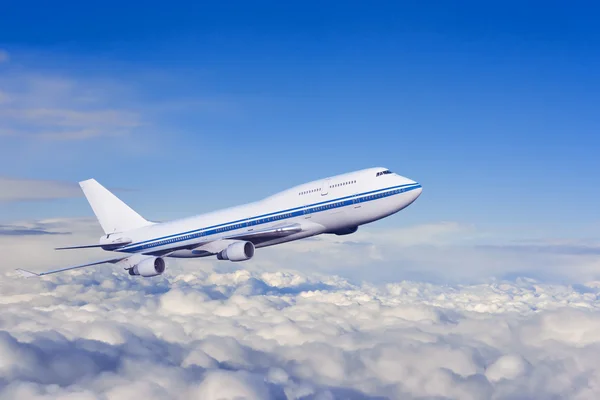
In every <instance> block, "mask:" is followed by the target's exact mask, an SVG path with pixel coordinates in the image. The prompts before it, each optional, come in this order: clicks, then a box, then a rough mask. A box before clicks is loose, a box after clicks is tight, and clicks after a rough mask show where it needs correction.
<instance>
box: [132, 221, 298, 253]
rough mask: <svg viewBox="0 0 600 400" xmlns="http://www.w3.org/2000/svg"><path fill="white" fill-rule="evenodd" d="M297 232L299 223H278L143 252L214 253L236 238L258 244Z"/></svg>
mask: <svg viewBox="0 0 600 400" xmlns="http://www.w3.org/2000/svg"><path fill="white" fill-rule="evenodd" d="M299 232H302V226H301V225H300V224H288V225H280V226H276V227H272V228H266V229H258V230H256V231H248V232H241V233H236V234H233V235H229V236H223V237H220V238H218V239H215V240H208V241H206V242H202V243H195V244H192V245H183V246H181V247H176V248H171V249H168V250H160V251H149V252H147V253H143V254H146V255H153V256H155V257H161V256H168V255H169V254H171V253H174V252H176V251H177V250H194V253H195V252H196V251H197V252H198V255H200V254H202V253H204V254H202V255H203V256H204V255H211V254H216V253H218V252H219V251H221V250H223V248H224V247H227V245H228V244H230V243H232V242H234V241H236V240H247V241H249V242H252V243H253V244H258V243H261V242H266V241H268V240H271V239H275V238H279V237H283V236H288V235H292V234H294V233H299Z"/></svg>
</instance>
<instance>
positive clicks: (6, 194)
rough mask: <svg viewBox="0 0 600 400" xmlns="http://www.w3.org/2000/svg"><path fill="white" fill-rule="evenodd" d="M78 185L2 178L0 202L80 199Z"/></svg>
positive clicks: (0, 181)
mask: <svg viewBox="0 0 600 400" xmlns="http://www.w3.org/2000/svg"><path fill="white" fill-rule="evenodd" d="M81 195H82V193H81V189H80V188H79V186H78V185H77V183H72V182H62V181H52V180H43V179H19V178H9V177H0V202H16V201H32V200H48V199H64V198H71V197H80V196H81Z"/></svg>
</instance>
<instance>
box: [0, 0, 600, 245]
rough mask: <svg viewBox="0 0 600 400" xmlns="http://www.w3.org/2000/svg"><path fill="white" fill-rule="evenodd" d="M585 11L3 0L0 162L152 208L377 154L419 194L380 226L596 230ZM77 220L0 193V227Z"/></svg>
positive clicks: (595, 45) (172, 208) (251, 190)
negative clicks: (25, 0) (2, 198)
mask: <svg viewBox="0 0 600 400" xmlns="http://www.w3.org/2000/svg"><path fill="white" fill-rule="evenodd" d="M598 11H600V10H599V9H598V6H596V5H593V4H592V3H591V2H588V3H583V2H572V3H569V4H567V3H566V2H564V3H562V4H561V3H548V2H545V3H542V2H539V3H538V2H527V3H522V2H502V3H498V4H497V5H489V4H483V3H482V2H461V3H460V4H458V5H457V4H451V3H450V2H418V4H417V3H416V2H415V3H414V4H408V5H407V4H404V5H399V4H396V2H380V3H369V4H368V3H367V2H302V3H295V4H286V3H283V2H253V3H252V5H249V3H246V2H227V3H226V4H216V3H215V4H210V5H204V4H196V3H192V2H190V3H160V4H157V5H154V4H148V3H147V2H143V3H142V2H129V3H128V4H122V3H116V2H103V3H102V4H101V5H100V4H99V5H97V6H95V5H88V4H85V5H82V4H81V3H80V2H60V3H59V4H52V5H50V4H49V3H46V2H39V4H35V2H34V4H31V3H30V4H28V5H27V6H23V5H19V4H17V2H12V3H11V4H8V5H4V6H3V12H2V13H1V14H0V49H3V52H2V54H3V55H4V56H2V57H0V60H1V62H0V95H1V96H0V117H2V118H1V119H2V122H1V124H0V133H4V134H0V175H1V176H4V177H9V178H15V179H40V180H52V181H61V182H77V181H79V180H82V179H87V178H89V177H95V178H96V179H98V180H99V181H100V182H101V183H103V184H105V185H106V186H107V187H110V188H115V189H117V190H118V191H119V195H120V196H121V197H122V198H123V199H125V200H126V201H127V202H128V203H130V204H131V205H132V206H133V207H134V208H135V209H137V210H138V211H139V212H140V213H142V214H143V215H145V216H147V217H148V218H151V219H166V218H175V217H180V216H186V215H190V214H195V213H198V212H202V211H208V210H211V209H215V208H218V207H220V206H226V205H234V204H237V203H242V202H246V201H252V200H255V199H258V198H261V197H263V196H266V195H268V194H270V193H272V192H275V191H278V190H281V189H284V188H286V187H288V186H291V185H295V184H298V183H301V182H304V181H308V180H312V179H316V178H320V177H323V176H328V175H333V174H337V173H341V172H346V171H349V170H355V169H361V168H365V167H370V166H386V167H388V168H390V169H392V170H394V171H396V172H398V173H400V174H402V175H406V176H408V177H410V178H413V179H415V180H417V181H419V182H421V183H422V184H423V186H424V191H423V195H422V196H421V197H420V198H419V200H418V201H417V202H416V203H415V204H414V205H412V206H411V207H410V208H409V209H407V210H406V211H404V212H403V213H401V214H399V215H398V216H396V217H394V218H391V219H388V220H386V221H382V222H381V223H379V224H380V225H382V226H383V225H391V226H402V225H407V224H418V223H433V222H439V221H456V222H459V223H464V224H473V225H476V226H479V227H483V228H485V229H493V230H495V231H496V232H502V234H503V235H506V236H508V237H513V236H514V237H521V236H536V237H537V236H545V237H586V238H590V237H595V236H597V235H596V232H597V231H598V227H599V225H600V224H599V223H600V217H598V216H597V215H598V212H597V208H598V206H597V198H598V197H599V196H598V194H599V192H600V189H599V188H598V185H597V184H596V182H597V181H598V179H597V173H598V170H599V168H598V167H599V166H600V162H599V161H598V150H599V149H600V136H599V135H598V132H599V128H600V113H599V112H598V104H600V73H599V72H598V71H600V27H599V26H598V24H597V18H595V16H597V15H598ZM2 99H4V101H2ZM44 110H46V111H44ZM48 110H51V111H48ZM67 197H68V196H67ZM84 215H91V211H90V210H89V208H88V206H87V203H85V201H83V200H82V198H67V199H54V200H36V201H10V202H4V203H1V205H0V221H3V222H6V221H13V220H22V219H36V218H53V217H65V216H66V217H69V216H84Z"/></svg>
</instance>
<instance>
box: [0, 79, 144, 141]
mask: <svg viewBox="0 0 600 400" xmlns="http://www.w3.org/2000/svg"><path fill="white" fill-rule="evenodd" d="M104 86H110V85H106V83H103V82H96V81H94V80H88V81H82V80H77V79H74V78H66V77H61V76H53V75H50V74H43V75H39V74H29V73H23V72H10V73H8V74H7V76H6V77H5V78H4V79H0V134H2V135H5V136H7V135H8V136H14V137H18V138H24V139H33V138H36V139H45V140H85V139H90V138H95V137H100V136H119V135H126V134H128V133H131V132H133V131H134V130H135V129H136V128H138V127H140V126H141V125H142V124H143V122H142V118H141V115H140V114H139V113H138V112H137V111H133V110H129V109H127V108H126V107H123V106H122V107H115V106H114V104H118V103H119V101H118V97H119V90H118V89H115V88H113V89H115V92H116V93H112V94H110V95H109V94H108V93H107V90H106V89H104ZM115 97H116V98H117V99H115Z"/></svg>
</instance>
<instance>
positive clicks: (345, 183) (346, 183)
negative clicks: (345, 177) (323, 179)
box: [329, 181, 356, 188]
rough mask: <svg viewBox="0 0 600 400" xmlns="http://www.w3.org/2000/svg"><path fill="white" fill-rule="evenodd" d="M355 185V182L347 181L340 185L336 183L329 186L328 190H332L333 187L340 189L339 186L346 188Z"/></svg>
mask: <svg viewBox="0 0 600 400" xmlns="http://www.w3.org/2000/svg"><path fill="white" fill-rule="evenodd" d="M354 183H356V181H348V182H342V183H336V184H335V185H331V186H329V187H330V188H334V187H340V186H346V185H352V184H354Z"/></svg>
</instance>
